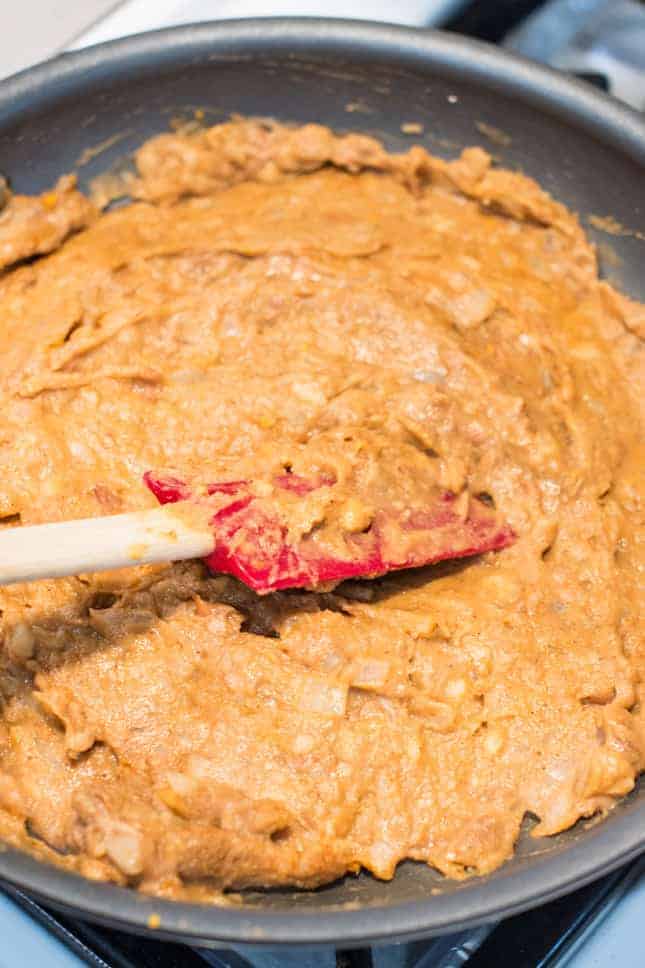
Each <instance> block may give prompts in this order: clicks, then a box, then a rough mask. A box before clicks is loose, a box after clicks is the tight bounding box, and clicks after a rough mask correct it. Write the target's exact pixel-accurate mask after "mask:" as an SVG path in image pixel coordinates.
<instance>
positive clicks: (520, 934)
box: [0, 0, 645, 968]
mask: <svg viewBox="0 0 645 968" xmlns="http://www.w3.org/2000/svg"><path fill="white" fill-rule="evenodd" d="M26 2H27V4H28V3H29V2H33V0H26ZM38 2H41V0H38ZM74 3H76V4H77V5H78V18H77V24H78V28H77V29H82V30H84V32H83V33H82V34H80V36H78V37H76V38H74V30H71V31H70V32H69V33H68V34H67V38H66V40H65V41H63V40H62V39H61V37H62V35H60V34H56V37H55V41H54V40H53V41H52V44H51V45H50V47H49V49H48V50H47V51H46V52H47V53H54V52H55V50H56V49H61V48H63V47H65V46H67V47H72V46H73V47H81V46H86V45H87V44H90V43H97V42H100V41H103V40H109V39H111V38H112V37H118V36H123V35H125V34H128V33H136V32H138V31H141V30H145V29H150V28H153V27H162V26H170V25H172V24H176V23H187V22H191V21H197V20H202V19H209V18H212V17H213V16H214V14H215V13H217V15H218V16H219V17H221V18H226V17H233V16H235V17H242V16H262V15H265V16H268V15H278V14H310V15H327V16H342V15H343V13H345V14H347V5H346V4H345V3H344V0H217V2H216V3H215V2H214V0H155V2H154V3H153V2H152V0H126V2H121V3H117V0H91V3H90V4H89V7H90V8H92V4H94V5H95V7H96V10H97V11H98V10H99V9H100V10H101V11H105V10H108V9H111V11H112V12H109V13H108V14H107V16H104V17H103V18H102V19H101V20H99V22H98V23H96V24H94V25H93V26H91V27H90V28H89V29H86V28H87V24H88V23H89V22H90V17H89V16H88V9H89V8H88V4H87V2H86V0H68V2H67V4H66V8H67V7H69V6H70V5H71V6H73V5H74ZM115 7H116V9H114V8H115ZM351 15H352V16H354V17H355V16H361V17H364V18H366V19H374V20H389V21H392V22H399V23H408V24H413V25H416V26H423V25H432V26H436V25H440V26H444V27H447V28H449V29H452V30H456V31H459V32H461V33H466V34H470V35H472V36H477V37H481V38H483V39H485V40H489V41H493V42H495V43H500V44H503V45H505V46H506V47H508V48H509V49H512V50H515V51H517V52H519V53H522V54H524V55H526V56H530V57H533V58H534V59H537V60H541V61H543V62H545V63H549V64H552V65H553V66H555V67H558V68H560V69H562V70H567V71H570V72H572V73H575V74H577V75H578V76H582V77H584V78H586V79H588V80H589V81H591V82H592V83H594V84H596V85H598V86H601V87H603V88H604V89H605V90H608V91H609V92H610V93H612V94H614V95H615V96H617V97H620V98H622V99H623V100H625V101H626V102H627V103H629V104H631V105H632V106H633V107H636V108H637V109H640V110H645V4H643V3H639V2H636V0H542V2H540V0H470V2H468V0H362V2H361V4H360V6H359V5H356V6H355V7H354V9H352V10H351ZM52 36H53V35H52ZM1 41H2V37H1V36H0V43H1ZM39 45H40V46H39ZM39 45H37V46H35V47H34V58H35V57H36V56H42V54H43V50H42V41H39ZM36 51H37V53H36ZM1 63H2V57H1V47H0V75H1V74H2V69H1ZM644 917H645V857H643V858H641V859H640V860H638V861H636V862H634V863H632V864H630V865H628V866H627V867H626V868H623V869H621V870H619V871H617V872H615V873H613V874H611V875H608V876H607V877H605V878H603V879H601V880H599V881H597V882H595V883H594V884H592V885H589V886H587V887H585V888H582V889H581V890H578V891H576V892H575V893H573V894H570V895H568V896H567V897H564V898H561V899H560V900H558V901H554V902H552V903H550V904H548V905H545V906H543V907H541V908H538V909H536V910H533V911H530V912H527V913H525V914H522V915H519V916H517V917H514V918H510V919H508V920H507V921H504V922H502V923H500V924H497V925H495V924H490V925H485V926H483V927H478V928H474V929H471V930H468V931H464V932H461V933H459V934H457V935H449V936H445V937H441V938H436V939H430V940H426V941H421V942H414V943H409V944H399V945H389V946H385V947H371V948H362V949H358V950H356V951H340V950H336V949H333V948H315V949H313V948H312V949H302V948H297V949H294V948H291V949H285V948H283V949H267V948H258V947H252V946H238V947H237V948H236V949H235V950H234V951H233V950H221V949H217V950H216V949H212V950H204V949H191V948H189V947H187V946H185V945H179V944H173V943H170V942H166V941H161V940H159V941H154V940H143V939H141V938H139V937H136V936H134V935H129V934H125V933H121V932H118V931H113V930H108V929H105V928H101V927H97V926H93V925H89V924H85V923H83V922H81V921H78V920H76V919H73V918H69V917H67V916H63V915H59V914H58V913H56V912H55V911H52V910H49V909H47V908H45V907H44V906H42V905H40V904H38V903H36V902H35V901H34V900H33V899H31V898H28V897H26V896H25V895H24V894H22V893H21V892H19V891H15V890H13V889H9V888H8V889H6V893H5V894H4V895H3V894H2V893H0V939H1V940H0V968H15V966H18V965H20V966H22V965H25V966H31V965H37V964H42V965H44V966H46V968H79V966H80V965H82V964H83V963H85V964H89V965H93V966H95V968H208V966H211V968H460V966H466V965H467V966H468V968H502V966H509V968H563V966H564V965H565V964H566V965H567V966H569V968H605V966H609V965H612V964H615V965H617V966H618V965H620V968H637V966H638V968H641V966H642V965H644V964H645V955H643V953H642V944H641V936H642V930H641V923H642V920H643V918H644Z"/></svg>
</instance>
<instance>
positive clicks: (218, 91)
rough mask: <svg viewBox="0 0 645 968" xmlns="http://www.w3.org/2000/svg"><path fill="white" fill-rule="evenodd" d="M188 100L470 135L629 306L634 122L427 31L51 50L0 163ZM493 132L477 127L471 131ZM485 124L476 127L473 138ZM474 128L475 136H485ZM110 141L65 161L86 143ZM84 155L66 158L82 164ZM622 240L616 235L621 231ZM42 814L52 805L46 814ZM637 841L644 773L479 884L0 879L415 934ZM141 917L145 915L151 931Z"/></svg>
mask: <svg viewBox="0 0 645 968" xmlns="http://www.w3.org/2000/svg"><path fill="white" fill-rule="evenodd" d="M195 109H202V110H203V111H204V115H205V120H206V121H207V122H215V121H217V120H220V119H223V118H225V117H227V116H228V115H229V114H230V113H231V112H239V113H240V114H250V115H272V116H275V117H278V118H280V119H284V120H288V121H300V122H304V121H314V120H315V121H320V122H323V123H324V124H328V125H331V126H332V127H334V128H337V129H346V130H347V129H351V130H360V131H365V132H369V133H375V134H377V135H380V136H381V137H383V138H384V139H385V141H386V142H387V144H388V145H389V146H390V147H391V148H394V149H401V148H404V147H405V146H409V144H410V143H411V141H412V139H411V138H410V137H409V136H406V135H404V134H403V133H402V132H401V127H400V126H401V124H402V123H404V122H417V123H422V124H423V125H424V127H425V131H426V132H427V134H426V135H425V136H421V137H419V136H415V140H421V141H423V142H424V143H425V144H426V145H427V146H428V147H429V148H430V150H432V151H434V152H435V153H438V154H442V155H445V156H450V155H454V153H455V152H456V151H458V149H459V148H460V147H462V146H464V145H468V144H473V143H481V144H484V145H485V146H486V147H488V148H489V149H490V150H491V151H492V152H493V153H494V154H495V155H496V156H498V157H499V158H500V159H501V160H502V161H503V162H504V164H506V165H510V166H511V167H516V168H521V169H522V170H524V171H526V172H527V173H529V174H530V175H533V176H534V177H535V178H537V179H538V180H539V181H540V182H541V183H542V184H543V185H544V186H545V187H546V188H547V189H549V190H550V191H551V192H552V193H553V194H554V195H555V196H556V197H557V198H558V199H560V200H561V201H563V202H564V203H565V204H567V205H568V206H570V207H571V208H573V209H575V210H576V211H578V212H579V213H580V215H581V217H582V219H583V221H586V220H587V218H588V217H589V216H590V215H599V216H606V215H610V216H612V218H613V219H615V220H616V222H618V223H620V225H622V226H624V228H625V230H626V232H627V233H628V234H624V235H621V236H616V237H609V236H606V235H603V234H602V233H598V232H595V231H594V230H593V229H592V230H591V235H592V237H593V238H595V239H596V241H598V242H602V243H603V246H601V253H602V252H607V251H608V250H607V248H606V246H607V245H610V246H611V250H612V252H613V255H612V256H611V258H610V259H609V260H608V261H607V275H608V276H610V277H612V278H613V279H614V280H615V281H616V282H617V284H618V285H619V286H620V287H621V288H623V289H624V290H625V291H626V292H628V293H630V294H631V295H633V296H635V297H637V298H640V299H645V241H643V240H642V238H640V239H639V238H638V237H637V236H636V235H635V234H633V233H638V232H640V233H643V231H644V230H645V123H644V121H643V119H642V118H641V117H640V116H639V115H636V114H634V113H631V112H630V111H628V110H627V109H625V108H624V107H621V106H620V105H619V104H618V103H617V102H615V101H612V100H611V99H609V98H607V97H605V96H604V95H601V94H598V93H596V92H595V91H594V90H592V89H591V88H589V87H587V86H585V85H583V84H582V83H579V82H575V81H572V80H568V79H567V78H565V77H563V76H561V75H558V74H556V73H554V72H551V71H549V70H546V69H544V68H542V67H538V66H536V65H534V64H530V63H528V62H525V61H522V60H519V59H517V58H514V57H511V56H509V55H508V54H505V53H502V52H501V51H499V50H497V49H494V48H492V47H488V46H485V45H482V44H479V43H476V42H474V41H470V40H464V39H460V38H458V37H456V36H450V35H447V34H441V33H433V32H427V31H426V32H424V31H417V30H408V29H404V28H399V27H390V26H384V25H376V24H368V23H362V22H361V23H359V22H342V21H332V20H329V21H326V20H297V19H292V20H271V21H261V20H249V21H232V22H225V23H220V24H203V25H200V26H195V27H180V28H176V29H172V30H164V31H159V32H155V33H150V34H144V35H141V36H138V37H132V38H129V39H126V40H122V41H116V42H114V43H110V44H104V45H101V46H99V47H95V48H92V49H89V50H85V51H81V52H78V53H73V54H67V55H64V56H62V57H59V58H57V59H56V60H53V61H50V62H49V63H46V64H43V65H41V66H39V67H35V68H33V69H31V70H28V71H25V72H24V73H22V74H20V75H18V76H16V77H14V78H11V79H9V80H7V81H5V82H4V83H2V84H0V171H2V172H3V173H4V174H6V175H8V176H10V178H11V182H12V184H13V186H14V188H15V189H16V190H18V191H24V192H36V191H40V190H42V189H44V188H45V187H46V186H49V185H51V184H52V183H53V182H54V180H55V179H56V178H57V176H58V175H59V174H60V173H61V172H66V171H70V170H72V169H74V168H75V167H78V171H79V177H80V181H81V184H85V183H87V181H88V180H89V179H90V178H91V177H93V176H95V175H96V174H97V173H99V172H101V171H104V170H105V169H106V168H108V167H109V166H110V165H111V164H114V163H115V162H116V161H117V160H120V159H122V158H123V157H124V156H127V154H128V153H129V152H131V151H132V149H133V148H134V147H135V146H136V145H138V144H140V143H141V142H142V141H143V140H145V138H147V137H149V136H150V135H152V134H154V133H155V132H158V131H161V130H165V129H167V127H168V125H169V123H170V121H171V119H172V118H174V117H184V118H185V117H187V116H190V115H192V112H193V111H194V110H195ZM486 126H492V128H496V129H499V130H500V131H501V132H503V134H502V136H501V137H500V136H499V135H497V136H496V135H495V132H491V131H490V128H489V127H486ZM486 131H488V134H485V132H486ZM491 134H492V136H493V140H492V141H491V140H490V135H491ZM115 135H119V140H118V141H117V142H116V143H114V144H112V147H111V148H109V149H107V150H103V151H102V152H101V153H99V154H98V155H95V156H94V157H92V158H91V159H90V160H89V161H88V162H87V163H86V164H84V165H80V167H79V159H81V160H83V159H82V156H83V152H84V151H85V149H87V148H93V147H96V146H97V145H101V144H103V143H104V142H106V141H107V140H108V139H111V138H112V137H113V136H115ZM89 155H91V152H90V153H87V152H86V154H85V159H87V158H88V156H89ZM629 231H631V233H632V234H629ZM55 809H56V805H55V804H54V803H53V804H52V810H55ZM644 847H645V784H643V783H642V784H639V786H638V787H637V789H636V790H635V791H634V792H633V793H632V794H631V795H630V796H629V797H627V799H625V800H623V801H622V803H620V804H619V806H618V807H617V808H616V809H615V810H614V812H613V813H612V814H611V815H610V816H609V817H608V818H607V819H606V820H605V821H604V822H602V823H597V824H592V825H584V824H578V825H577V826H576V827H575V828H573V829H572V830H570V831H567V832H565V833H563V834H560V835H559V836H557V837H554V838H551V839H548V840H532V839H530V838H529V837H528V836H526V835H524V836H523V837H522V838H521V840H520V843H519V846H518V851H517V855H516V857H515V858H514V859H513V860H512V861H510V862H509V863H508V864H506V865H505V866H504V867H503V868H501V869H500V870H498V871H496V872H495V873H493V874H490V875H489V876H487V877H484V878H479V879H473V880H469V881H466V882H465V883H457V882H454V881H446V880H443V879H442V878H440V877H439V876H438V875H437V874H435V873H434V872H433V871H431V870H430V869H429V868H427V867H425V866H423V865H421V864H414V863H406V864H403V865H402V866H401V867H400V869H399V871H398V873H397V875H396V877H395V878H394V880H393V881H391V882H390V883H383V882H379V881H376V880H374V879H373V878H371V877H369V876H367V875H362V876H360V877H358V878H355V877H348V878H346V879H344V880H343V881H341V882H338V883H336V884H333V885H331V886H330V887H327V888H324V889H322V890H319V891H315V892H303V891H279V892H275V891H274V892H268V893H261V892H254V893H250V894H248V895H246V896H245V897H244V900H243V902H242V903H241V904H234V905H232V906H228V907H216V906H202V905H197V904H185V903H174V902H169V901H158V900H154V899H152V900H151V899H148V898H144V897H142V896H140V895H137V894H136V893H135V892H133V891H129V890H126V889H123V888H119V887H115V886H111V885H106V884H97V883H93V882H90V881H86V880H84V879H82V878H80V877H77V876H74V875H71V874H67V873H64V872H63V871H60V870H58V869H57V868H55V867H51V866H49V865H46V864H44V863H41V862H39V861H37V860H35V859H33V858H32V857H30V856H27V855H26V854H23V853H20V852H17V851H14V850H6V851H4V852H1V853H0V878H3V879H5V880H6V881H9V882H11V883H12V884H15V885H18V886H21V887H22V888H24V889H25V890H27V891H28V892H30V893H32V894H34V895H36V896H38V897H40V898H42V899H45V900H47V902H49V903H50V904H51V905H52V906H54V907H58V908H61V909H63V910H67V911H71V912H74V913H76V914H77V915H78V914H83V915H85V916H87V917H88V918H90V919H93V920H96V921H99V922H103V923H106V924H111V925H114V926H120V927H122V928H123V927H125V928H127V929H130V930H133V931H141V932H145V931H147V930H150V929H149V927H148V925H149V919H150V917H151V916H152V915H155V916H158V918H159V925H158V927H155V929H154V933H155V934H156V935H162V936H165V937H169V938H170V937H172V938H177V939H180V940H183V941H185V942H188V943H193V944H194V943H197V942H201V943H207V944H208V943H210V944H218V943H220V944H231V943H235V942H241V941H244V942H258V943H262V942H264V943H270V944H284V943H295V944H301V945H302V944H315V943H323V942H326V943H333V944H336V945H338V946H341V947H348V946H351V945H359V944H361V945H362V944H366V943H367V942H374V941H379V940H381V941H394V940H401V939H403V938H412V937H415V936H428V935H431V934H438V933H441V932H443V931H448V930H454V929H457V928H460V927H463V926H465V925H470V924H474V923H477V922H483V921H489V920H496V919H499V918H502V917H505V916H508V915H510V914H512V913H515V912H518V911H521V910H523V909H526V908H528V907H531V906H532V905H537V904H539V903H542V902H544V901H546V900H548V899H550V898H553V897H556V896H557V895H559V894H563V893H565V892H566V891H570V890H572V889H573V888H575V887H579V886H581V885H583V884H584V883H586V882H588V881H590V880H592V879H593V878H595V877H598V876H600V875H601V874H603V873H605V872H607V871H609V870H610V869H611V868H613V867H616V866H618V865H619V864H621V863H624V862H625V861H627V860H628V859H630V858H632V857H634V856H635V855H636V854H638V853H639V852H641V851H642V850H643V848H644ZM156 921H157V917H155V918H154V919H153V921H152V922H151V923H152V924H155V923H156Z"/></svg>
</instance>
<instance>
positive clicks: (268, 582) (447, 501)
mask: <svg viewBox="0 0 645 968" xmlns="http://www.w3.org/2000/svg"><path fill="white" fill-rule="evenodd" d="M144 479H145V481H146V484H147V485H148V487H149V488H150V490H151V491H152V492H153V494H154V495H155V496H156V497H157V499H158V500H159V502H160V503H161V504H168V503H174V502H177V501H190V500H191V499H192V500H195V495H194V494H193V492H192V491H191V488H190V487H189V486H188V485H187V484H185V483H184V482H182V481H179V480H177V479H175V478H163V477H157V476H155V475H154V474H152V473H147V474H146V475H145V478H144ZM271 483H272V485H273V488H274V491H273V493H274V494H275V493H276V492H277V493H278V496H279V497H280V496H281V495H280V494H279V492H280V491H283V492H287V493H289V494H291V495H293V496H294V499H295V500H297V499H298V498H303V497H304V496H305V495H307V494H312V493H313V492H315V491H317V490H319V489H320V488H323V487H327V488H330V491H331V492H332V493H333V487H334V484H333V483H330V482H329V481H328V480H321V479H307V478H304V477H301V476H299V475H297V474H282V475H278V476H276V477H274V478H273V480H272V482H271ZM205 492H206V495H208V497H213V496H216V497H217V498H218V499H219V501H221V502H222V503H221V504H220V506H219V507H218V509H217V511H216V512H215V513H214V514H213V517H212V519H211V524H212V528H213V533H214V536H215V546H214V549H213V551H212V552H211V553H210V554H209V555H207V556H206V559H205V560H206V563H207V564H208V566H209V567H210V568H211V569H212V571H214V572H224V573H226V574H229V575H234V576H235V577H236V578H239V579H240V580H241V581H243V582H244V583H245V584H246V585H249V586H250V587H251V588H253V589H255V591H256V592H259V593H260V594H261V595H263V594H266V593H268V592H273V591H278V590H279V589H284V588H316V587H319V586H321V585H326V584H337V583H338V582H341V581H343V580H345V579H346V578H359V577H360V578H374V577H376V576H377V575H384V574H386V572H389V571H396V570H399V569H402V568H417V567H419V566H421V565H429V564H433V563H435V562H438V561H444V560H445V559H448V558H465V557H468V556H469V555H478V554H482V553H483V552H485V551H496V550H498V549H500V548H504V547H506V546H507V545H509V544H511V543H512V542H513V540H514V538H515V535H514V533H513V531H512V530H511V528H510V527H508V526H507V525H505V524H503V523H501V522H500V521H499V519H498V517H497V515H496V514H495V513H494V512H493V511H491V510H490V509H489V508H488V507H487V506H486V505H485V504H484V503H483V502H482V501H480V500H478V499H477V498H474V497H471V496H470V495H469V494H468V493H467V492H462V494H461V495H460V496H459V497H457V496H456V495H454V494H451V493H450V492H446V491H443V492H437V493H436V494H435V495H434V497H433V499H432V500H430V499H428V500H427V502H426V503H424V504H423V505H421V506H419V507H405V508H403V509H396V508H395V507H393V506H391V507H389V508H380V509H378V510H377V511H376V512H375V514H374V516H373V519H372V521H371V523H370V526H369V528H368V529H367V530H365V531H364V532H358V533H356V532H348V531H346V532H343V531H342V530H341V531H340V533H338V531H336V533H335V534H334V541H333V543H330V542H329V541H328V535H327V534H326V533H325V529H324V528H322V529H321V530H317V529H315V528H314V529H313V530H312V531H311V532H309V533H307V534H305V535H303V536H300V537H299V538H297V539H296V540H293V539H292V538H291V536H290V533H289V527H288V519H286V518H285V516H283V515H281V514H280V512H279V511H278V510H276V508H275V506H274V504H275V501H274V502H273V503H272V501H271V499H270V498H269V499H267V498H265V497H264V496H262V495H261V496H258V495H257V493H255V492H254V487H253V485H252V484H251V483H250V482H248V481H229V482H226V483H218V484H210V485H207V487H206V488H205ZM282 496H284V495H282ZM202 500H203V499H202Z"/></svg>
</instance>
